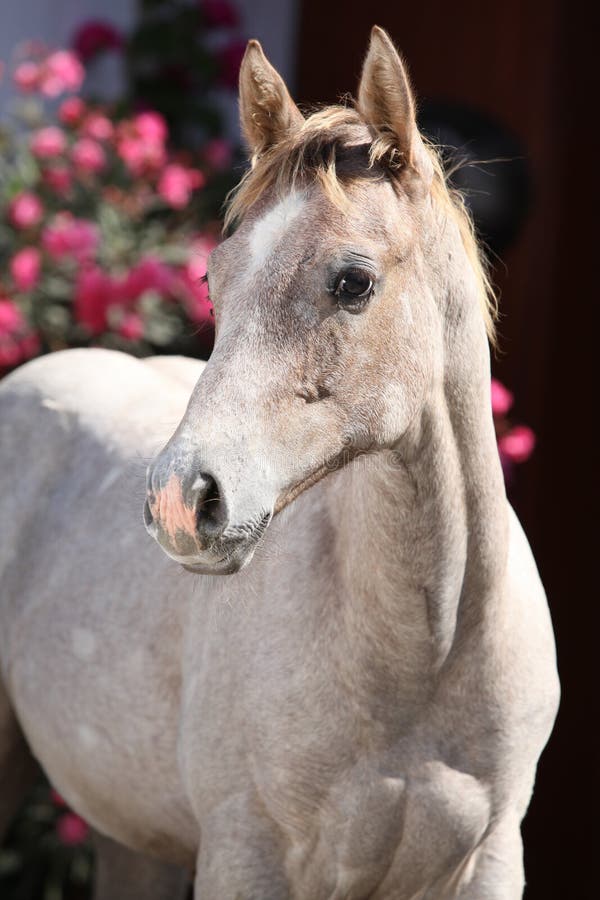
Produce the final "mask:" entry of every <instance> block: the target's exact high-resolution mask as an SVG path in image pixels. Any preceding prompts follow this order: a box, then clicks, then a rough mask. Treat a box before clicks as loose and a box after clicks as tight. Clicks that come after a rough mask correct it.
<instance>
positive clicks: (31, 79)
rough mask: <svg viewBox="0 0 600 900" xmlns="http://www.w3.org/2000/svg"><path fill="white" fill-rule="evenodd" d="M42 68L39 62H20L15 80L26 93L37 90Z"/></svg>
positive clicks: (15, 73) (14, 76) (14, 75)
mask: <svg viewBox="0 0 600 900" xmlns="http://www.w3.org/2000/svg"><path fill="white" fill-rule="evenodd" d="M40 78H41V69H40V66H38V64H37V63H34V62H31V61H27V62H22V63H20V64H19V65H18V66H17V68H16V69H15V71H14V73H13V81H14V83H15V85H16V86H17V87H18V89H19V90H20V91H23V93H24V94H31V93H32V92H33V91H37V89H38V88H39V86H40Z"/></svg>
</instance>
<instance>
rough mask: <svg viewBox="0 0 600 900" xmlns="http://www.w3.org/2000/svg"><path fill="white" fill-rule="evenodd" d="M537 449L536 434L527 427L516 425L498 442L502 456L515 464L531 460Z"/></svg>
mask: <svg viewBox="0 0 600 900" xmlns="http://www.w3.org/2000/svg"><path fill="white" fill-rule="evenodd" d="M534 447H535V434H534V433H533V431H532V430H531V428H528V427H527V426H526V425H515V427H514V428H512V429H511V430H510V431H509V432H508V434H505V435H503V436H502V437H501V438H500V439H499V441H498V449H499V451H500V456H501V457H505V458H506V459H509V460H510V461H511V462H514V463H522V462H525V460H527V459H529V457H530V456H531V454H532V453H533V449H534Z"/></svg>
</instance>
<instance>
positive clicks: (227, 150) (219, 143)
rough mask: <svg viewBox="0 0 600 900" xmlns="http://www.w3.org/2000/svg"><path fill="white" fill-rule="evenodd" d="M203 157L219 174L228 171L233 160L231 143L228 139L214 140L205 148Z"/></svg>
mask: <svg viewBox="0 0 600 900" xmlns="http://www.w3.org/2000/svg"><path fill="white" fill-rule="evenodd" d="M203 155H204V159H205V160H206V162H207V163H208V165H209V166H210V167H211V168H213V169H216V170H217V172H221V171H223V170H224V169H228V168H229V166H230V165H231V161H232V159H233V147H232V146H231V141H228V140H227V139H226V138H213V140H212V141H209V142H208V143H207V144H206V145H205V146H204V148H203Z"/></svg>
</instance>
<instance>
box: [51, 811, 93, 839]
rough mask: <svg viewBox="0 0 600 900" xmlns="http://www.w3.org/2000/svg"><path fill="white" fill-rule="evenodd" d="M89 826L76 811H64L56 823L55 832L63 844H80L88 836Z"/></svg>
mask: <svg viewBox="0 0 600 900" xmlns="http://www.w3.org/2000/svg"><path fill="white" fill-rule="evenodd" d="M88 832H89V828H88V825H87V823H86V822H84V820H83V819H82V818H81V816H78V815H77V813H73V812H66V813H63V815H62V816H61V817H60V818H59V819H58V821H57V823H56V833H57V834H58V837H59V839H60V840H61V842H62V843H63V844H66V846H68V847H75V846H77V845H78V844H82V843H83V842H84V841H85V839H86V838H87V836H88Z"/></svg>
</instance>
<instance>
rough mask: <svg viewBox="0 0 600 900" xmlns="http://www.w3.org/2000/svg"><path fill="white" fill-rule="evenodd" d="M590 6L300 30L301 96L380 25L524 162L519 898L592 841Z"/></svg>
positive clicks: (442, 2)
mask: <svg viewBox="0 0 600 900" xmlns="http://www.w3.org/2000/svg"><path fill="white" fill-rule="evenodd" d="M586 17H587V11H586V9H585V8H584V6H583V5H581V7H580V6H579V5H578V3H577V2H575V3H568V4H567V3H563V2H558V0H543V2H542V0H529V2H527V0H503V2H497V3H483V4H482V3H481V2H480V0H478V2H470V0H457V2H455V3H449V2H448V0H423V2H421V3H394V4H392V3H390V2H381V0H370V2H366V0H344V2H333V0H330V2H323V0H303V3H302V16H301V28H300V52H299V71H298V91H297V99H298V100H300V101H302V102H304V103H310V102H315V101H334V100H336V99H337V98H338V97H339V96H340V95H342V94H343V93H345V92H348V91H354V90H355V88H356V84H357V80H358V76H359V73H360V67H361V61H362V58H363V55H364V52H365V49H366V45H367V41H368V35H369V31H370V28H371V26H372V25H373V24H375V23H376V24H379V25H382V26H383V27H385V28H386V29H387V30H388V31H389V32H390V34H391V35H392V37H393V39H394V40H395V42H396V44H397V46H398V47H399V48H400V49H401V51H402V52H403V54H404V56H405V58H406V60H407V62H408V65H409V69H410V71H411V74H412V80H413V83H414V86H415V88H416V91H417V94H418V95H419V96H420V97H421V98H427V99H429V100H433V99H435V100H439V99H445V100H452V101H460V102H463V103H469V104H473V105H475V106H476V107H478V108H480V109H481V110H483V111H485V112H487V113H489V114H491V115H492V116H493V117H494V118H496V119H498V120H499V121H500V122H503V123H504V124H505V125H506V126H507V127H508V128H509V129H511V130H512V131H513V132H514V133H515V134H516V135H517V137H518V138H519V140H520V141H521V143H522V144H523V147H524V152H525V154H526V156H527V158H528V160H529V162H530V166H531V174H532V179H533V204H532V208H531V211H530V213H529V215H528V218H527V220H526V222H525V225H524V226H523V228H522V230H521V232H520V234H519V236H518V239H517V240H516V241H515V243H514V244H513V245H512V246H511V247H510V248H509V249H508V250H507V251H506V253H505V255H504V258H503V260H502V264H498V265H496V267H495V281H496V284H497V285H498V287H499V288H500V291H501V295H502V299H501V311H502V319H501V323H500V335H501V353H500V355H499V356H498V358H497V359H496V360H495V362H494V370H495V373H496V374H497V375H498V377H499V378H500V379H501V380H502V381H504V382H505V383H506V384H507V386H509V387H510V388H511V389H512V390H514V392H515V394H516V397H517V402H516V408H515V418H516V419H519V420H520V421H523V422H526V423H527V424H529V425H531V426H532V427H533V428H534V430H535V432H536V434H537V437H538V447H537V450H536V452H535V454H534V456H533V458H532V459H531V460H530V461H529V462H528V463H526V464H525V465H524V466H523V467H522V468H521V470H520V471H519V473H518V479H517V484H516V486H515V491H514V498H513V500H514V503H515V506H516V508H517V511H518V513H519V515H520V517H521V520H522V521H523V524H524V526H525V528H526V531H527V533H528V535H529V537H530V540H531V543H532V546H533V549H534V552H535V555H536V558H537V560H538V564H539V567H540V571H541V573H542V578H543V580H544V583H545V585H546V589H547V592H548V596H549V601H550V606H551V611H552V616H553V620H554V625H555V630H556V635H557V642H558V651H559V668H560V672H561V680H562V684H563V701H562V706H561V712H560V715H559V719H558V722H557V726H556V729H555V731H554V734H553V736H552V738H551V741H550V744H549V746H548V748H547V750H546V751H545V754H544V756H543V758H542V762H541V764H540V767H539V771H538V781H537V786H536V791H535V794H534V799H533V802H532V805H531V808H530V812H529V814H528V816H527V819H526V821H525V825H524V837H525V846H526V872H527V879H528V887H527V891H526V897H527V898H528V900H537V898H540V900H541V898H544V900H549V898H561V900H562V898H565V900H567V898H568V900H571V898H577V900H582V898H587V897H591V896H592V880H594V882H595V878H594V879H593V872H592V871H591V869H592V863H591V861H592V859H593V858H594V855H595V853H594V851H595V849H596V844H597V839H598V837H599V832H598V828H597V826H596V823H595V815H593V810H594V805H593V800H592V784H591V778H592V772H593V761H592V748H593V746H594V745H596V746H597V738H596V737H595V732H596V730H597V729H595V727H594V725H595V717H594V709H595V710H596V713H597V703H596V702H595V696H594V695H593V694H592V684H593V681H594V676H595V669H596V666H595V665H594V666H593V665H592V661H594V658H595V655H596V656H597V655H598V653H597V651H596V641H597V632H596V630H595V627H594V626H595V623H596V622H597V621H598V617H597V615H596V606H597V605H598V600H599V594H600V592H599V590H598V586H597V578H596V577H593V575H592V560H593V559H594V552H595V550H596V547H595V544H596V542H597V540H598V529H597V527H595V515H594V514H595V511H596V509H597V491H595V490H594V488H595V485H596V484H597V479H596V474H595V465H594V463H595V460H596V458H597V453H596V447H595V439H594V436H593V435H595V433H597V431H598V429H597V428H596V427H595V425H596V423H595V421H594V413H595V412H596V411H597V409H598V404H597V403H596V402H595V399H596V398H595V396H594V395H593V393H592V368H594V369H595V366H593V361H594V360H595V356H597V355H598V351H597V350H596V349H595V346H593V344H595V343H596V340H597V334H596V331H595V323H594V321H593V319H594V312H595V307H596V304H597V300H596V297H597V293H598V290H597V287H596V282H597V278H593V279H592V278H591V268H592V266H594V264H595V262H596V253H597V252H598V251H597V250H596V246H595V245H596V243H597V239H596V233H597V230H598V226H597V223H596V221H595V219H596V213H595V208H597V203H598V197H597V194H596V195H595V196H594V182H595V180H596V178H595V169H597V165H598V164H597V161H596V156H595V150H594V147H595V144H594V143H593V142H592V137H591V135H592V132H593V131H594V130H595V129H594V125H595V122H594V117H595V116H596V113H595V112H594V109H595V106H596V104H595V102H593V101H592V99H591V98H590V99H589V100H588V101H587V103H588V105H587V106H586V99H585V98H586V96H587V97H589V96H590V95H589V94H588V91H589V88H590V85H591V82H592V79H591V69H592V60H593V59H594V57H595V53H594V48H592V46H591V41H592V38H591V34H592V31H591V26H590V24H589V21H588V20H587V18H586ZM592 457H594V458H592ZM593 540H594V546H592V541H593ZM595 651H596V653H595ZM592 696H594V700H592ZM596 758H597V757H596ZM596 799H597V798H596ZM594 896H596V893H595V892H594Z"/></svg>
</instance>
